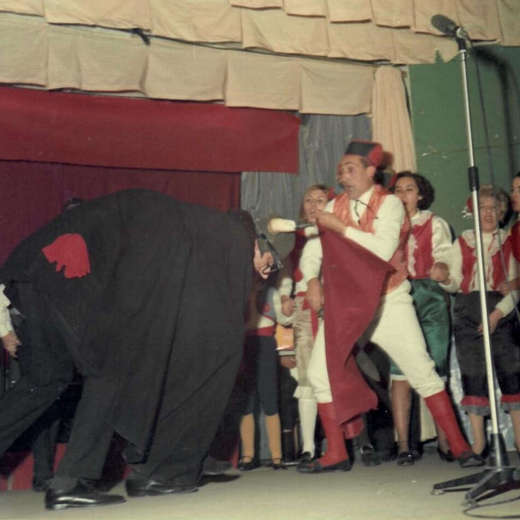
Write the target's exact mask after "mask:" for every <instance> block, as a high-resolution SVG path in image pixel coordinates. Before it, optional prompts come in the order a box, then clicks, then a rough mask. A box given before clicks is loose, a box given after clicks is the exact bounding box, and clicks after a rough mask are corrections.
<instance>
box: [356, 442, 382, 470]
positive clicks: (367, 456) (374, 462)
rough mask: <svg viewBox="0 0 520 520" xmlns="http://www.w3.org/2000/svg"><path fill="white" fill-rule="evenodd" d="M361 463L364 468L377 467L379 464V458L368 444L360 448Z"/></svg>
mask: <svg viewBox="0 0 520 520" xmlns="http://www.w3.org/2000/svg"><path fill="white" fill-rule="evenodd" d="M360 452H361V462H362V463H363V465H364V466H379V464H381V457H380V456H379V455H378V454H377V452H376V450H375V448H374V447H373V446H370V445H369V444H367V445H365V446H362V447H361V449H360Z"/></svg>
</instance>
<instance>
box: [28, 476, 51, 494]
mask: <svg viewBox="0 0 520 520" xmlns="http://www.w3.org/2000/svg"><path fill="white" fill-rule="evenodd" d="M51 480H52V477H49V478H42V477H33V480H32V488H33V491H36V492H38V493H39V492H42V491H47V490H48V489H49V485H50V483H51Z"/></svg>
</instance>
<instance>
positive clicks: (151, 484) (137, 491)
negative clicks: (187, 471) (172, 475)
mask: <svg viewBox="0 0 520 520" xmlns="http://www.w3.org/2000/svg"><path fill="white" fill-rule="evenodd" d="M125 487H126V494H127V495H128V496H129V497H145V496H158V495H172V494H174V493H194V492H195V491H198V490H199V488H198V486H197V484H187V483H182V484H181V483H178V482H174V481H172V482H167V481H161V480H154V479H146V480H141V479H127V480H126V482H125Z"/></svg>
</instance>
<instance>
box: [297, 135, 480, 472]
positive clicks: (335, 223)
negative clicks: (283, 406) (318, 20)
mask: <svg viewBox="0 0 520 520" xmlns="http://www.w3.org/2000/svg"><path fill="white" fill-rule="evenodd" d="M382 159H383V149H382V147H381V145H380V144H379V143H374V142H364V141H352V142H351V143H350V144H349V146H348V147H347V150H346V152H345V155H344V156H343V157H342V159H341V161H340V163H339V165H338V172H337V177H338V182H339V183H340V184H341V185H342V186H343V188H344V189H345V192H344V193H342V194H340V195H338V196H337V197H336V198H335V199H334V200H333V201H331V202H330V203H329V205H328V206H327V208H326V210H325V211H323V212H322V213H320V214H319V215H318V217H317V222H318V225H319V227H320V241H319V242H315V243H313V244H312V245H311V244H307V245H306V246H305V248H304V252H303V254H302V260H301V266H302V272H303V274H304V277H305V280H306V281H307V285H308V290H307V297H308V299H309V302H310V303H311V305H312V306H313V308H315V307H317V308H319V306H320V301H319V298H318V297H317V296H316V292H315V287H316V280H318V279H319V276H320V272H322V273H323V290H324V299H323V301H324V320H323V322H324V326H323V327H322V326H321V325H320V329H319V330H318V334H317V337H316V341H315V344H314V347H313V350H312V356H311V361H310V364H309V379H310V381H311V384H312V386H313V389H314V393H315V395H316V398H317V401H318V413H319V416H320V420H321V422H322V424H323V427H324V430H325V434H326V437H327V452H326V454H325V455H324V456H323V457H321V458H320V459H316V460H314V461H312V462H311V463H309V464H308V465H306V466H305V467H303V468H299V470H300V471H304V472H308V473H315V472H321V471H331V470H343V471H345V470H348V469H350V467H351V463H350V461H349V459H348V454H347V452H346V450H345V443H344V438H345V436H350V437H352V436H355V435H357V434H358V433H359V426H360V424H359V423H360V418H361V414H362V413H363V412H365V411H367V410H369V409H370V408H374V407H375V406H376V403H377V400H376V398H375V395H374V394H373V392H371V391H370V389H369V388H368V386H367V385H366V383H364V382H363V378H362V377H361V376H360V374H359V370H358V369H357V367H356V366H355V360H354V359H353V355H352V354H353V352H354V351H353V346H354V343H355V342H356V341H359V342H361V344H363V342H366V341H372V342H373V343H376V344H377V345H379V346H380V347H381V348H382V349H383V350H385V351H386V352H387V353H388V354H389V355H390V356H391V357H392V358H393V359H394V360H395V361H396V362H397V364H398V365H399V366H400V367H401V369H402V370H403V372H404V374H405V375H406V376H407V378H408V380H409V381H410V384H411V386H412V387H413V388H415V389H416V390H417V392H418V393H419V395H421V396H422V397H423V398H424V399H425V402H426V405H427V406H428V408H429V410H430V412H431V414H432V416H433V418H434V420H435V422H436V423H437V424H438V426H439V427H440V428H441V429H443V430H444V432H445V433H446V436H447V439H448V442H449V446H450V449H451V451H452V452H453V455H454V456H455V457H456V458H458V459H459V460H467V459H468V458H471V457H472V456H473V454H472V452H471V449H470V447H469V445H468V443H467V442H466V440H465V439H464V437H463V436H462V433H461V431H460V429H459V427H458V424H457V421H456V417H455V414H454V411H453V407H452V404H451V401H450V398H449V396H448V394H447V392H446V390H445V385H444V382H443V381H442V379H441V378H440V377H439V376H438V375H437V373H436V372H435V368H434V363H433V361H432V359H431V358H430V357H429V355H428V353H427V351H426V345H425V342H424V338H423V335H422V332H421V329H420V326H419V323H418V321H417V317H416V314H415V310H414V307H413V302H412V298H411V296H410V294H409V292H410V282H409V281H408V280H407V269H406V262H405V256H406V239H407V233H408V231H409V223H408V220H407V218H406V214H405V209H404V207H403V204H402V202H401V201H400V200H399V199H398V198H397V197H396V196H395V195H392V194H389V193H388V192H387V191H386V190H385V189H384V188H383V187H382V186H381V185H380V184H378V183H377V180H378V177H377V175H376V173H377V172H378V168H379V167H380V165H381V164H382Z"/></svg>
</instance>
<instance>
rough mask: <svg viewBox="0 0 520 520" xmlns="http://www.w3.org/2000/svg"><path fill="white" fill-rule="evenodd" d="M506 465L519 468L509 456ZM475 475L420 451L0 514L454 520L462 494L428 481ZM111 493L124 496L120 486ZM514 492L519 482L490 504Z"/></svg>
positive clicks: (9, 501) (26, 505) (167, 519)
mask: <svg viewBox="0 0 520 520" xmlns="http://www.w3.org/2000/svg"><path fill="white" fill-rule="evenodd" d="M511 462H512V464H514V465H516V466H519V465H520V462H519V460H518V458H517V455H516V454H511ZM473 473H475V470H470V469H465V470H463V469H461V468H459V466H458V464H456V463H451V464H449V463H446V462H442V461H441V460H439V458H438V457H437V455H436V454H433V453H427V454H426V455H425V456H424V457H423V458H422V459H421V460H420V461H418V462H416V464H415V465H414V466H409V467H398V466H397V465H396V463H395V461H394V462H386V463H384V464H382V465H380V466H376V467H370V468H367V467H364V466H362V465H361V464H360V463H358V464H356V465H355V466H354V468H353V469H352V471H350V472H347V473H325V474H321V475H302V474H300V473H298V472H297V471H296V469H295V468H294V467H292V468H290V469H288V470H279V471H273V470H272V469H270V468H259V469H257V470H254V471H251V472H248V473H240V472H238V471H231V472H230V473H229V474H228V475H226V476H225V477H218V478H217V477H215V478H214V479H213V480H211V481H207V482H205V483H204V485H202V486H201V488H200V489H199V491H198V492H197V493H191V494H187V495H170V496H164V497H145V498H134V499H129V500H128V502H127V503H125V504H122V505H116V506H107V507H104V508H103V507H97V508H96V507H94V508H87V509H76V510H65V511H57V512H50V511H45V510H44V508H43V495H42V494H39V493H34V492H33V491H7V492H1V493H0V519H2V520H7V519H9V520H39V519H45V520H49V519H50V518H53V517H56V518H57V519H58V520H68V519H74V520H85V519H89V520H93V519H96V520H100V519H101V520H104V519H108V520H116V519H118V520H119V519H120V520H132V519H139V520H163V519H164V520H175V519H182V520H188V519H208V520H221V519H222V520H256V519H268V520H279V519H280V520H282V519H283V520H293V519H302V520H303V519H320V520H336V519H338V520H339V519H341V520H350V519H351V520H393V519H395V520H406V519H410V520H420V519H423V518H424V519H434V520H457V519H462V518H468V517H467V516H466V515H464V514H463V510H464V507H463V506H462V502H463V499H464V493H463V492H458V493H454V492H450V493H445V494H444V495H440V496H434V495H432V494H431V489H432V485H433V484H434V483H436V482H442V481H445V480H448V479H452V478H458V477H460V476H464V475H469V474H473ZM113 492H120V493H122V494H124V488H123V486H122V485H118V486H116V488H114V490H113ZM517 497H520V483H518V484H516V485H515V486H514V487H513V489H510V490H508V491H506V492H504V493H502V494H500V495H498V496H495V497H493V498H490V499H487V500H485V501H482V504H483V505H484V504H489V503H491V502H496V501H500V500H512V499H515V498H517ZM478 514H486V515H492V516H496V517H498V516H504V515H513V514H516V515H520V499H519V500H516V501H512V502H509V503H506V504H502V505H496V506H492V507H486V508H485V509H481V510H479V511H478Z"/></svg>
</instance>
